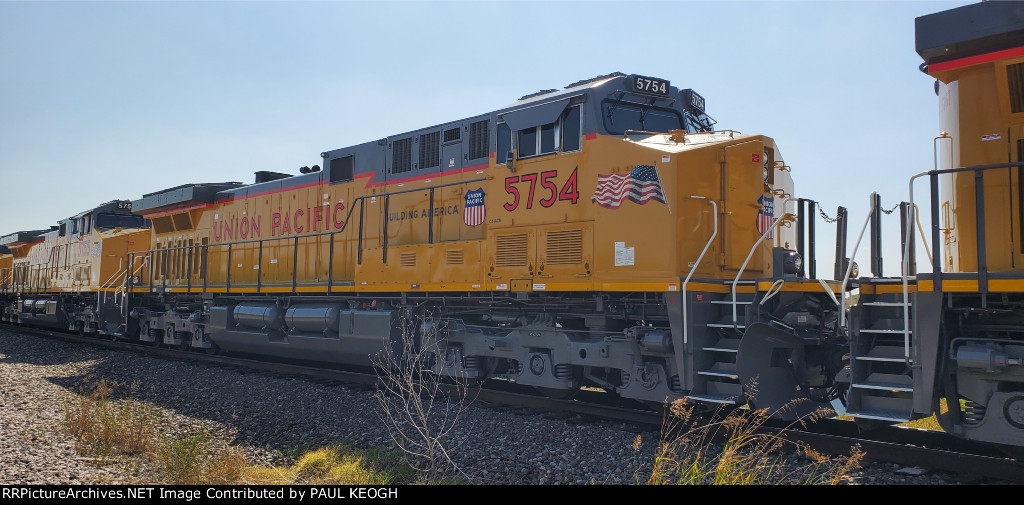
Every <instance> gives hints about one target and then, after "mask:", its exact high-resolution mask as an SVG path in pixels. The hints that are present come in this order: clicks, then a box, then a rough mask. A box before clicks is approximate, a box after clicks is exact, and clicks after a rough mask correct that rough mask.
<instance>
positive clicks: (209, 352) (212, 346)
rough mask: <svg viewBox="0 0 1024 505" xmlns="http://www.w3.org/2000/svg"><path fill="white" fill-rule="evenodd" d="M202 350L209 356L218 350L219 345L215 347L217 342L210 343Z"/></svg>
mask: <svg viewBox="0 0 1024 505" xmlns="http://www.w3.org/2000/svg"><path fill="white" fill-rule="evenodd" d="M203 352H205V353H206V354H208V355H210V356H213V355H214V354H217V353H218V352H220V347H217V344H214V343H210V347H207V348H206V349H203Z"/></svg>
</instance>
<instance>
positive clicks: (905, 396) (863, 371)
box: [846, 293, 914, 422]
mask: <svg viewBox="0 0 1024 505" xmlns="http://www.w3.org/2000/svg"><path fill="white" fill-rule="evenodd" d="M859 305H860V306H859V307H858V309H857V310H860V311H862V317H861V318H860V320H861V321H864V322H865V323H866V324H867V325H868V326H867V327H863V328H850V390H849V391H848V393H847V398H846V402H847V409H846V413H847V415H849V416H850V417H854V418H863V419H875V420H880V421H893V422H905V421H909V420H910V419H911V418H912V417H913V410H914V367H913V361H912V359H911V357H910V356H912V354H911V353H912V348H911V345H912V344H911V342H912V338H911V337H912V335H913V327H914V323H913V320H914V319H913V311H912V310H911V303H910V302H909V300H907V299H904V297H903V293H883V294H874V295H866V294H861V300H860V303H859ZM908 322H909V324H907V323H908Z"/></svg>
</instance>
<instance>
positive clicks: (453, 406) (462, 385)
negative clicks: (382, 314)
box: [374, 310, 472, 482]
mask: <svg viewBox="0 0 1024 505" xmlns="http://www.w3.org/2000/svg"><path fill="white" fill-rule="evenodd" d="M411 312H412V311H411V310H403V317H401V318H400V319H401V328H400V332H401V342H400V345H398V346H396V348H395V349H394V350H393V351H391V352H387V353H382V354H380V355H378V356H376V357H375V358H374V365H375V366H376V368H377V369H378V371H379V373H380V378H379V380H378V383H377V390H376V392H375V394H374V396H375V397H376V398H377V401H378V402H379V403H380V406H381V411H380V412H381V419H382V421H383V422H384V424H385V425H386V426H387V427H388V432H389V434H390V435H391V439H392V440H393V441H394V443H395V445H396V446H397V447H398V448H399V449H400V450H401V451H402V452H404V453H405V454H406V456H407V458H408V462H409V465H410V466H412V467H413V468H414V469H415V470H416V471H417V473H418V474H419V475H420V478H421V479H422V480H424V481H426V482H437V481H439V480H442V479H443V478H444V477H446V476H448V475H462V476H463V477H465V478H468V476H466V475H465V473H464V472H463V471H462V470H461V469H460V468H459V467H458V465H457V464H456V463H455V462H454V461H453V460H452V457H451V451H450V450H449V440H448V437H449V435H450V434H451V433H452V430H453V429H454V428H455V426H456V425H457V424H458V422H459V419H460V418H461V417H462V414H463V413H464V412H465V409H466V408H467V405H468V398H469V396H470V395H471V393H472V391H471V388H470V387H469V385H468V383H467V381H466V380H465V379H451V378H450V377H448V376H446V375H444V374H443V372H444V370H445V369H446V367H448V366H457V365H459V363H451V358H452V354H451V353H450V350H449V349H448V348H447V347H446V345H445V342H444V341H443V337H442V336H443V334H444V329H445V327H444V321H443V320H439V319H438V318H437V317H436V312H433V311H430V310H421V311H420V312H419V314H416V315H414V314H412V313H411ZM424 323H426V324H424Z"/></svg>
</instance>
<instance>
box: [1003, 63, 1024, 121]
mask: <svg viewBox="0 0 1024 505" xmlns="http://www.w3.org/2000/svg"><path fill="white" fill-rule="evenodd" d="M1006 84H1007V86H1006V87H1007V88H1009V90H1010V112H1013V113H1017V112H1024V63H1015V64H1013V65H1008V66H1007V67H1006Z"/></svg>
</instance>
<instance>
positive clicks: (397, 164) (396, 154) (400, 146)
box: [391, 138, 412, 174]
mask: <svg viewBox="0 0 1024 505" xmlns="http://www.w3.org/2000/svg"><path fill="white" fill-rule="evenodd" d="M391 147H392V153H391V154H392V158H391V173H393V174H398V173H402V172H408V171H410V170H412V138H407V139H401V140H396V141H394V142H393V143H392V144H391Z"/></svg>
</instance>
